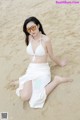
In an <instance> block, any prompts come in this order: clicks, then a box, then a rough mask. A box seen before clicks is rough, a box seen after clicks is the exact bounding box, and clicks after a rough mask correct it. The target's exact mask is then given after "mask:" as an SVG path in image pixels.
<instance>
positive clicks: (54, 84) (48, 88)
mask: <svg viewBox="0 0 80 120" xmlns="http://www.w3.org/2000/svg"><path fill="white" fill-rule="evenodd" d="M71 81H72V79H70V78H65V77H60V76H55V78H54V80H53V81H52V82H51V83H49V84H48V85H47V86H46V87H45V89H46V94H47V95H49V94H50V93H51V92H52V91H53V89H54V88H55V87H57V86H58V85H59V84H60V83H65V82H71Z"/></svg>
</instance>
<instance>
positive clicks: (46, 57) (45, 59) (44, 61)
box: [30, 55, 48, 63]
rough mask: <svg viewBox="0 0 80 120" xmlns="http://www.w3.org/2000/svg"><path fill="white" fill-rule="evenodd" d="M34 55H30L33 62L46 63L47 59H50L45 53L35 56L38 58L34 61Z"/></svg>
mask: <svg viewBox="0 0 80 120" xmlns="http://www.w3.org/2000/svg"><path fill="white" fill-rule="evenodd" d="M33 57H34V56H33V55H32V56H30V62H31V63H46V62H47V59H48V55H45V56H35V57H36V59H35V60H34V61H32V59H33Z"/></svg>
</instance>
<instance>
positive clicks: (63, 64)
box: [60, 59, 67, 67]
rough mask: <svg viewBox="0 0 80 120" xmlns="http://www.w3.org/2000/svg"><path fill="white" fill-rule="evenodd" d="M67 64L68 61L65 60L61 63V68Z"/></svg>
mask: <svg viewBox="0 0 80 120" xmlns="http://www.w3.org/2000/svg"><path fill="white" fill-rule="evenodd" d="M66 64H67V60H65V59H64V60H62V61H61V62H60V66H61V67H64V66H65V65H66Z"/></svg>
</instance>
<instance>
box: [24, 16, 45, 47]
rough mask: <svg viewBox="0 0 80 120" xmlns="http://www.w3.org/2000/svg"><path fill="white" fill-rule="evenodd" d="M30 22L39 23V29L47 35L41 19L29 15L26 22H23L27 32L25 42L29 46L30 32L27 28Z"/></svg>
mask: <svg viewBox="0 0 80 120" xmlns="http://www.w3.org/2000/svg"><path fill="white" fill-rule="evenodd" d="M29 22H34V23H35V24H36V25H37V26H38V25H39V26H40V27H39V31H41V33H42V34H44V35H46V34H45V33H44V30H43V27H42V24H41V23H40V21H39V20H38V19H37V18H36V17H33V16H32V17H29V18H27V19H26V20H25V22H24V24H23V32H24V33H25V35H26V38H25V43H26V45H27V46H28V44H29V35H30V34H29V33H28V32H27V29H26V26H27V24H28V23H29Z"/></svg>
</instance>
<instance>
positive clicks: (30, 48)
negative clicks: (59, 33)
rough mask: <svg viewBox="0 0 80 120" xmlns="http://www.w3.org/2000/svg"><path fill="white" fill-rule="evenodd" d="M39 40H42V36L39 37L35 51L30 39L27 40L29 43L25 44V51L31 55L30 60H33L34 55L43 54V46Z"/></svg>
mask: <svg viewBox="0 0 80 120" xmlns="http://www.w3.org/2000/svg"><path fill="white" fill-rule="evenodd" d="M41 40H42V37H41V39H40V45H38V47H37V48H36V50H35V52H34V51H33V49H32V44H31V41H30V42H29V45H28V46H27V48H26V51H27V53H28V54H29V55H33V59H32V61H34V60H35V57H36V56H44V55H45V50H44V47H43V46H42V44H41Z"/></svg>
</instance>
